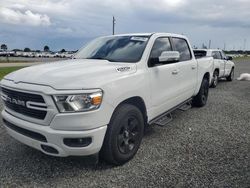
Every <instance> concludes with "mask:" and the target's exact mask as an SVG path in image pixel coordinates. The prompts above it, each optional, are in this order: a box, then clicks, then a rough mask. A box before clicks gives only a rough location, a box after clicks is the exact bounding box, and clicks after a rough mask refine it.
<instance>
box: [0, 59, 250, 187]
mask: <svg viewBox="0 0 250 188" xmlns="http://www.w3.org/2000/svg"><path fill="white" fill-rule="evenodd" d="M242 72H249V73H250V62H241V63H238V64H237V69H236V76H238V75H239V73H242ZM0 108H1V107H0ZM174 117H175V119H174V121H172V122H171V123H170V124H169V125H168V126H166V127H153V128H152V129H151V130H149V131H148V133H147V134H146V135H145V137H144V140H143V143H142V146H141V148H140V150H139V152H138V153H137V155H136V156H135V158H134V159H133V160H132V161H130V162H129V163H127V164H125V165H123V166H120V167H112V166H109V165H106V164H105V163H102V162H101V163H100V164H99V165H95V164H94V163H93V158H91V157H87V158H86V157H85V158H80V157H78V158H77V157H70V158H53V157H49V156H46V155H44V154H42V153H41V152H39V151H36V150H34V149H31V148H29V147H27V146H25V145H22V144H20V143H18V142H17V141H15V140H14V139H12V138H11V137H10V136H8V135H6V134H5V131H4V129H3V127H2V125H0V187H16V186H22V187H34V186H35V187H48V186H53V187H56V186H57V187H163V186H164V187H249V186H250V82H239V81H233V82H225V81H222V82H221V83H220V84H219V86H218V87H217V88H216V89H211V90H210V96H209V101H208V104H207V106H206V107H204V108H200V109H198V108H192V109H191V110H189V111H187V112H180V111H177V112H175V113H174Z"/></svg>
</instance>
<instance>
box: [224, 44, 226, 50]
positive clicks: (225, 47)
mask: <svg viewBox="0 0 250 188" xmlns="http://www.w3.org/2000/svg"><path fill="white" fill-rule="evenodd" d="M225 50H226V43H225V42H224V51H225Z"/></svg>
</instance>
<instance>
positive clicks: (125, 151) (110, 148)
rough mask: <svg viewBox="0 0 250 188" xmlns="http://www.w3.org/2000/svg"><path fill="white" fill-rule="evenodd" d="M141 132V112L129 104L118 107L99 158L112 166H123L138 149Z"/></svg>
mask: <svg viewBox="0 0 250 188" xmlns="http://www.w3.org/2000/svg"><path fill="white" fill-rule="evenodd" d="M143 132H144V119H143V115H142V113H141V111H140V110H139V109H138V108H137V107H135V106H133V105H130V104H123V105H121V106H119V107H118V109H117V110H116V111H115V112H114V114H113V116H112V118H111V121H110V124H109V125H108V129H107V132H106V135H105V138H104V143H103V146H102V149H101V152H100V157H101V158H103V159H104V160H105V161H106V162H108V163H111V164H114V165H121V164H124V163H125V162H127V161H129V160H130V159H132V158H133V157H134V155H135V154H136V152H137V150H138V149H139V146H140V144H141V140H142V137H143Z"/></svg>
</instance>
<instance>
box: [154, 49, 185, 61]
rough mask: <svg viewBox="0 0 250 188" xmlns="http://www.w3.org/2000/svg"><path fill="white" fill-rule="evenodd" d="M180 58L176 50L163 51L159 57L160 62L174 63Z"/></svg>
mask: <svg viewBox="0 0 250 188" xmlns="http://www.w3.org/2000/svg"><path fill="white" fill-rule="evenodd" d="M179 60H180V53H179V52H178V51H163V52H162V53H161V55H160V57H159V62H160V63H174V62H178V61H179Z"/></svg>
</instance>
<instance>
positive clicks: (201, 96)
mask: <svg viewBox="0 0 250 188" xmlns="http://www.w3.org/2000/svg"><path fill="white" fill-rule="evenodd" d="M208 91H209V81H208V79H207V78H203V80H202V83H201V87H200V90H199V93H198V94H197V95H196V96H195V97H194V98H193V105H194V106H196V107H203V106H205V105H206V103H207V98H208Z"/></svg>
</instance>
